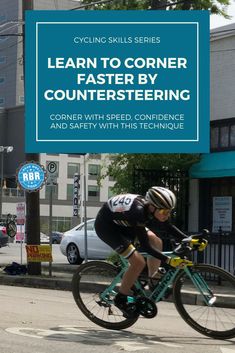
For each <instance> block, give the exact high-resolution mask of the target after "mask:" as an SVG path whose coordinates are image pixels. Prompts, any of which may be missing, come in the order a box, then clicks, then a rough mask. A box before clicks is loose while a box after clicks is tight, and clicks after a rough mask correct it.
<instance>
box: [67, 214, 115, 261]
mask: <svg viewBox="0 0 235 353" xmlns="http://www.w3.org/2000/svg"><path fill="white" fill-rule="evenodd" d="M94 223H95V220H94V219H91V220H89V221H87V258H88V259H89V260H97V259H100V260H102V259H106V258H107V257H108V256H109V255H110V253H111V252H112V249H111V248H110V247H109V246H108V245H107V244H105V243H104V242H103V241H102V240H101V239H100V238H98V236H97V234H96V232H95V228H94ZM60 250H61V252H62V254H63V255H65V256H67V259H68V262H69V263H70V264H72V265H75V264H81V263H82V262H83V260H84V258H85V223H81V224H79V225H78V226H76V227H74V228H72V229H70V230H68V231H67V232H65V233H64V235H63V238H62V240H61V243H60Z"/></svg>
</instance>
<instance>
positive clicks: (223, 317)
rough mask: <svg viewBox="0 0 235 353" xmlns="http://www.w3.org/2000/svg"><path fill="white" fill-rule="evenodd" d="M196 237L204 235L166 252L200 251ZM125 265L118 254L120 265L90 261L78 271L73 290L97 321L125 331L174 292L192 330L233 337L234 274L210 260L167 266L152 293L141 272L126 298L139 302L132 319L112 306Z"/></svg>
mask: <svg viewBox="0 0 235 353" xmlns="http://www.w3.org/2000/svg"><path fill="white" fill-rule="evenodd" d="M195 238H197V239H198V245H199V244H200V242H201V241H202V239H203V238H205V234H204V233H202V234H199V235H194V236H190V237H188V238H185V239H183V240H182V241H181V243H180V244H179V245H178V246H177V247H176V248H175V249H174V250H173V251H171V252H165V254H166V255H168V256H181V257H182V258H190V256H191V255H192V254H191V253H192V252H193V251H195V250H197V249H198V245H197V246H193V247H190V244H191V241H192V239H195ZM145 255H147V254H145ZM127 266H128V261H127V260H125V259H124V258H122V257H120V264H119V265H117V266H116V265H113V264H111V263H108V262H104V261H91V262H87V263H85V264H82V265H81V266H80V267H79V268H78V270H77V271H76V272H75V273H74V275H73V279H72V293H73V296H74V299H75V302H76V304H77V306H78V307H79V309H80V310H81V311H82V312H83V314H84V315H85V316H86V317H87V318H88V319H89V320H91V321H92V322H94V323H95V324H97V325H99V326H101V327H104V328H106V329H112V330H121V329H125V328H128V327H130V326H132V325H133V324H134V323H135V322H136V321H137V320H138V319H139V317H140V315H142V316H144V317H147V318H153V317H154V316H156V314H157V307H156V304H155V303H159V302H160V301H164V300H165V297H166V296H169V292H171V294H170V295H171V297H172V298H173V302H174V305H175V307H176V309H177V310H178V313H179V314H180V316H181V317H182V318H183V319H184V320H185V321H186V323H187V324H188V325H189V326H191V327H192V328H193V329H195V330H196V331H198V332H200V333H201V334H203V335H205V336H208V337H211V338H216V339H228V338H233V337H235V277H234V276H232V275H231V274H230V273H228V272H226V271H225V270H223V269H221V268H219V267H217V266H213V265H208V264H193V266H185V267H184V268H181V269H180V268H172V267H169V266H168V267H166V268H165V271H166V272H165V274H163V276H162V278H161V279H159V280H156V283H155V285H154V288H153V290H152V291H150V290H149V289H148V288H146V283H148V278H146V277H145V278H143V275H141V276H140V277H139V279H138V280H137V281H136V283H135V285H134V288H133V292H134V295H133V297H128V302H130V303H133V305H136V306H137V307H138V309H139V311H138V313H137V315H136V316H135V317H132V318H128V317H124V316H123V314H122V312H121V311H120V310H119V309H118V308H117V307H116V306H115V305H114V304H113V300H114V297H115V295H116V294H117V293H118V287H119V285H120V281H121V278H122V276H123V274H124V273H125V271H126V269H127Z"/></svg>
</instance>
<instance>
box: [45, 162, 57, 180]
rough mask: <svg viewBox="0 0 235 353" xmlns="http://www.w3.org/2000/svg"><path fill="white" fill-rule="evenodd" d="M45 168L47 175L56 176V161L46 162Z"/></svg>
mask: <svg viewBox="0 0 235 353" xmlns="http://www.w3.org/2000/svg"><path fill="white" fill-rule="evenodd" d="M46 169H47V174H48V176H53V177H56V178H58V167H57V163H56V162H53V161H51V162H49V163H48V164H47V167H46Z"/></svg>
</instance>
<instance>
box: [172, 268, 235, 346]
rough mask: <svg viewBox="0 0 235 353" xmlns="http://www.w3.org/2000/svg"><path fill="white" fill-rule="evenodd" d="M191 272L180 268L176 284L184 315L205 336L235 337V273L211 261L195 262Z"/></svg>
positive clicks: (179, 303)
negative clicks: (199, 263) (201, 263)
mask: <svg viewBox="0 0 235 353" xmlns="http://www.w3.org/2000/svg"><path fill="white" fill-rule="evenodd" d="M190 273H191V276H192V277H191V278H190V276H189V275H188V274H187V273H186V272H185V271H182V272H180V273H179V275H178V276H177V278H176V281H175V284H174V292H173V295H174V300H175V306H176V308H177V310H178V312H179V314H180V315H181V317H182V318H183V319H184V320H185V321H186V322H187V324H189V325H190V326H191V327H192V328H193V329H195V330H196V331H198V332H200V333H202V334H203V335H205V336H209V337H212V338H217V339H228V338H233V337H235V277H234V276H232V275H231V274H230V273H228V272H226V271H224V270H223V269H221V268H219V267H216V266H210V265H195V266H193V267H192V268H191V269H190ZM195 282H196V283H195Z"/></svg>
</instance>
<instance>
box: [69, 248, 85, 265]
mask: <svg viewBox="0 0 235 353" xmlns="http://www.w3.org/2000/svg"><path fill="white" fill-rule="evenodd" d="M67 259H68V262H69V263H70V264H71V265H80V264H81V263H82V262H83V259H82V258H81V257H80V254H79V250H78V248H77V246H76V245H75V244H74V243H71V244H69V245H68V246H67Z"/></svg>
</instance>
